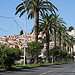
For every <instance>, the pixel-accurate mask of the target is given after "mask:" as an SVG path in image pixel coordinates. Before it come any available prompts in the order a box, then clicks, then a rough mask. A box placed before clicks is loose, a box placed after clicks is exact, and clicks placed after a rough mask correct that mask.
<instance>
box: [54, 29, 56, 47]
mask: <svg viewBox="0 0 75 75" xmlns="http://www.w3.org/2000/svg"><path fill="white" fill-rule="evenodd" d="M54 48H56V30H55V29H54Z"/></svg>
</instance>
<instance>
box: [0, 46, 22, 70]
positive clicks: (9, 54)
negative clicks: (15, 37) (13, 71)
mask: <svg viewBox="0 0 75 75" xmlns="http://www.w3.org/2000/svg"><path fill="white" fill-rule="evenodd" d="M20 56H21V51H20V50H19V49H18V48H9V47H5V48H0V64H1V65H2V66H3V67H4V68H7V69H10V68H11V66H12V65H13V64H14V62H15V60H19V59H20Z"/></svg>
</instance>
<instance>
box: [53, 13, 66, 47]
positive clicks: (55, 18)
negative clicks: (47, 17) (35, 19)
mask: <svg viewBox="0 0 75 75" xmlns="http://www.w3.org/2000/svg"><path fill="white" fill-rule="evenodd" d="M52 18H53V23H52V26H53V29H54V48H56V32H57V27H58V25H59V24H62V23H65V22H64V21H63V20H62V18H60V17H59V15H57V14H55V15H53V17H52ZM65 24H66V23H65Z"/></svg>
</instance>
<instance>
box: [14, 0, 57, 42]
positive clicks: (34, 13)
mask: <svg viewBox="0 0 75 75" xmlns="http://www.w3.org/2000/svg"><path fill="white" fill-rule="evenodd" d="M54 9H56V10H58V9H57V8H56V7H55V6H54V5H53V4H52V3H51V2H49V1H48V0H46V1H43V0H25V1H24V4H23V3H21V4H19V5H18V6H17V7H16V10H17V11H16V13H15V15H16V14H17V13H18V12H21V14H20V16H19V17H21V16H22V15H23V14H24V13H25V12H26V11H27V13H28V19H29V18H31V19H32V18H35V24H34V28H35V41H38V29H39V15H40V14H41V15H44V14H45V12H48V11H50V12H51V13H53V12H54V13H55V10H54ZM39 13H40V14H39Z"/></svg>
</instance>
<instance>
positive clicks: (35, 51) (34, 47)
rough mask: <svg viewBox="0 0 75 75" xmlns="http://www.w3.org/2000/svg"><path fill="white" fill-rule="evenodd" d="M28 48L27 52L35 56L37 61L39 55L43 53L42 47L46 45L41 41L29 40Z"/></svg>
mask: <svg viewBox="0 0 75 75" xmlns="http://www.w3.org/2000/svg"><path fill="white" fill-rule="evenodd" d="M27 45H28V48H27V49H26V52H27V53H28V54H29V55H30V56H31V57H32V58H33V57H35V61H36V62H37V60H38V55H39V54H41V49H42V48H43V47H44V46H43V44H41V43H40V42H29V43H28V44H27Z"/></svg>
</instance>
